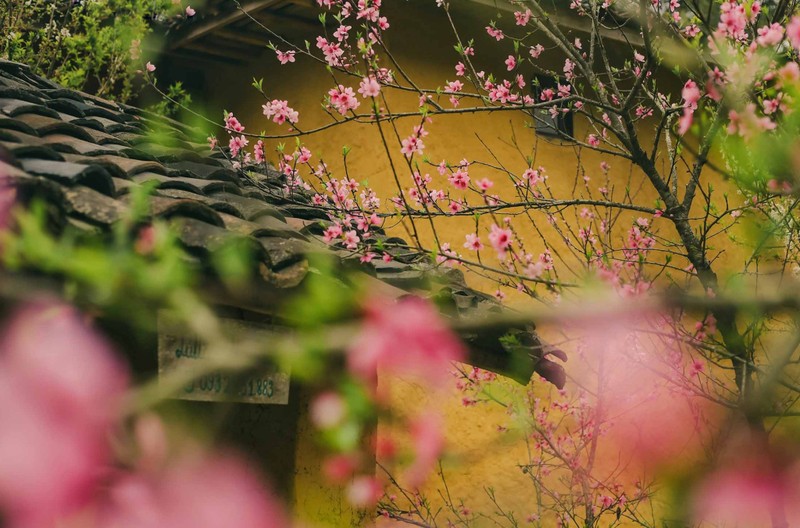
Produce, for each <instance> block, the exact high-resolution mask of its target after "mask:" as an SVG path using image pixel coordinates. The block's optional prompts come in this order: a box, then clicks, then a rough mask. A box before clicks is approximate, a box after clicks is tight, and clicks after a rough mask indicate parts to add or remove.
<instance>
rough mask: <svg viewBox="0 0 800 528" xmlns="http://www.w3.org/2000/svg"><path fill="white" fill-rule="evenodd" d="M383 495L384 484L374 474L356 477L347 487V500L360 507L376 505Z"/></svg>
mask: <svg viewBox="0 0 800 528" xmlns="http://www.w3.org/2000/svg"><path fill="white" fill-rule="evenodd" d="M381 496H383V486H381V483H380V482H378V479H376V478H375V477H372V476H366V475H362V476H359V477H356V478H354V479H353V482H351V483H350V486H348V487H347V500H348V501H350V504H352V505H353V506H356V507H358V508H368V507H370V506H374V505H375V504H376V503H377V502H378V500H379V499H380V498H381Z"/></svg>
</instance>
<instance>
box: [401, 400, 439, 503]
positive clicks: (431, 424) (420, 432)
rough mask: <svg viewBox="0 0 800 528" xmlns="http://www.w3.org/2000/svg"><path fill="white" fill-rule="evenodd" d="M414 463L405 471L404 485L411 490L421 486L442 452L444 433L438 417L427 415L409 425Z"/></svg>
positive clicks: (417, 418)
mask: <svg viewBox="0 0 800 528" xmlns="http://www.w3.org/2000/svg"><path fill="white" fill-rule="evenodd" d="M410 428H411V443H412V444H413V447H414V462H413V463H412V464H411V466H410V467H409V468H408V469H407V470H406V474H405V479H404V483H405V484H407V485H408V486H410V487H412V488H416V487H418V486H420V485H421V484H423V482H424V481H425V479H426V478H427V477H428V475H429V474H430V472H431V471H432V470H433V468H434V467H435V465H436V461H437V460H438V459H439V457H440V456H441V454H442V451H443V450H444V433H443V431H442V419H441V417H440V416H438V415H436V414H433V413H427V414H423V415H421V416H418V417H416V418H415V419H414V420H413V421H412V422H411V424H410Z"/></svg>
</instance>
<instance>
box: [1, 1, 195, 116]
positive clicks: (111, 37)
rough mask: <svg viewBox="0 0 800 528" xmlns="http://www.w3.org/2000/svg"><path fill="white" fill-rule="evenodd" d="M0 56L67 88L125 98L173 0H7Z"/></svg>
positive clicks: (129, 95)
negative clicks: (145, 46) (150, 35)
mask: <svg viewBox="0 0 800 528" xmlns="http://www.w3.org/2000/svg"><path fill="white" fill-rule="evenodd" d="M4 4H5V5H4V6H3V8H2V9H0V27H2V28H3V32H2V34H1V35H0V57H2V58H5V59H8V60H12V61H16V62H21V63H24V64H28V65H30V66H31V67H33V69H34V71H35V72H36V73H40V74H42V75H44V76H46V77H48V78H51V79H53V80H55V81H56V82H58V83H60V84H63V85H64V86H66V87H68V88H73V89H77V90H83V91H87V92H92V93H95V94H97V95H99V96H101V97H107V98H111V99H116V100H119V101H126V100H128V99H130V98H131V96H132V95H134V92H135V88H134V79H135V75H136V70H137V69H138V68H140V67H141V64H140V63H141V62H142V60H141V52H142V51H141V46H142V42H143V41H144V39H145V37H146V36H147V34H148V33H149V32H151V30H152V26H153V24H154V23H156V22H161V21H165V20H166V19H167V17H168V16H169V15H170V14H173V13H177V10H179V9H180V6H179V5H178V6H175V5H173V3H172V2H171V1H170V0H124V1H123V0H103V1H98V0H63V1H58V2H54V1H51V0H7V1H6V2H5V3H4Z"/></svg>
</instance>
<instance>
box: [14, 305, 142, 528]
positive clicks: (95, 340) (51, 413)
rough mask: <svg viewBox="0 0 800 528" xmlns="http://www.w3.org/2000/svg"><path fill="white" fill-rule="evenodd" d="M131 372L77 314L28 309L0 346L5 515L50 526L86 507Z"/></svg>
mask: <svg viewBox="0 0 800 528" xmlns="http://www.w3.org/2000/svg"><path fill="white" fill-rule="evenodd" d="M126 386H127V375H126V372H125V369H124V368H123V366H122V365H121V364H120V362H119V361H117V359H116V358H115V357H114V356H113V354H112V352H111V349H110V348H109V346H108V345H107V344H106V343H105V341H103V340H102V339H100V337H98V336H97V335H96V334H94V333H93V332H92V330H91V329H90V328H88V327H87V326H86V325H85V324H84V322H83V321H82V320H81V316H80V314H78V313H77V312H76V311H75V310H73V309H71V308H69V307H67V306H64V305H60V304H56V303H47V302H41V303H38V304H33V305H30V306H28V307H27V308H25V309H23V310H22V311H21V312H19V313H18V314H17V315H16V316H15V317H14V318H13V320H12V321H11V324H10V325H9V327H8V329H7V331H6V333H5V335H4V336H3V338H2V342H0V420H2V424H3V426H2V428H0V510H2V511H3V512H4V514H5V515H6V517H7V518H8V520H9V525H10V526H49V525H51V524H52V522H53V521H54V520H55V519H56V518H60V517H63V516H67V515H69V514H70V513H73V512H75V511H76V510H77V509H79V508H81V507H83V506H84V505H85V504H86V503H87V502H88V501H89V500H90V499H91V497H92V495H93V493H94V492H95V487H96V485H97V483H98V480H99V478H101V477H102V475H101V473H102V471H103V470H104V469H105V467H106V466H107V464H108V458H109V447H108V435H109V434H110V432H111V429H112V427H113V425H114V421H115V416H116V414H117V411H118V409H119V404H120V403H121V398H122V396H123V393H124V390H125V388H126Z"/></svg>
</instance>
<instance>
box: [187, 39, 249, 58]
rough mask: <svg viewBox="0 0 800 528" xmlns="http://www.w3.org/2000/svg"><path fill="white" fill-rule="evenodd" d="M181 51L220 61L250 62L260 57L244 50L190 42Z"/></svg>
mask: <svg viewBox="0 0 800 528" xmlns="http://www.w3.org/2000/svg"><path fill="white" fill-rule="evenodd" d="M183 49H186V50H190V51H197V52H200V53H204V54H206V55H212V56H215V57H220V59H222V60H225V59H231V60H234V61H239V62H250V61H252V60H255V59H257V58H258V56H259V55H260V54H259V53H248V52H247V51H245V50H239V49H234V48H229V47H226V46H219V45H217V44H206V43H203V42H190V43H189V44H187V45H185V46H184V47H183Z"/></svg>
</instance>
